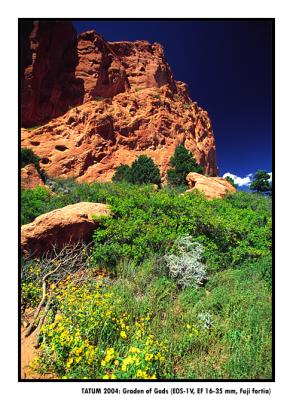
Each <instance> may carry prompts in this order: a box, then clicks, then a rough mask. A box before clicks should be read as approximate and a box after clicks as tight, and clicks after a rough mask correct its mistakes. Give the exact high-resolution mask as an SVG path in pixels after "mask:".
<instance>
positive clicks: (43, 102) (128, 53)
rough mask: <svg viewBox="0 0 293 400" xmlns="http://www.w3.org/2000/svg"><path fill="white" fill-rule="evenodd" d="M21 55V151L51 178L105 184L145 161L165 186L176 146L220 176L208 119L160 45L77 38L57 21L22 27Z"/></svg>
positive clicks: (88, 35)
mask: <svg viewBox="0 0 293 400" xmlns="http://www.w3.org/2000/svg"><path fill="white" fill-rule="evenodd" d="M30 29H31V30H30ZM22 49H23V51H22V126H24V128H23V129H22V135H21V136H22V146H23V147H30V148H32V149H33V150H34V152H35V153H36V154H37V155H38V156H39V157H41V159H42V160H41V163H42V168H43V169H44V170H45V171H46V173H47V174H48V175H49V176H52V177H57V176H58V177H69V176H73V177H76V178H78V179H79V180H80V181H88V182H92V181H96V180H97V181H107V180H110V179H111V177H112V175H113V173H114V171H115V169H116V168H117V166H118V165H119V164H121V163H126V164H130V163H131V162H132V161H133V160H134V159H135V158H136V157H137V156H138V155H140V154H147V155H149V156H150V157H152V158H153V159H154V161H155V162H156V163H157V164H158V166H159V167H160V170H161V173H162V176H163V179H164V177H165V174H166V170H167V169H168V163H169V160H170V157H171V156H172V155H173V153H174V150H175V148H176V146H177V145H178V144H181V143H183V144H185V146H186V148H187V149H188V150H190V151H191V152H192V153H193V154H194V156H195V158H196V159H197V161H198V162H199V163H200V164H201V165H203V166H204V168H205V173H206V174H209V175H213V176H215V175H217V173H218V170H217V165H216V149H215V141H214V135H213V130H212V126H211V121H210V119H209V116H208V114H207V112H206V111H204V110H203V109H202V108H200V107H198V105H197V103H194V102H192V100H191V99H190V97H189V94H188V87H187V85H186V84H185V83H183V82H179V81H176V80H174V78H173V75H172V72H171V70H170V67H169V65H168V64H167V62H166V61H165V58H164V52H163V48H162V46H161V45H160V44H157V43H154V44H150V43H148V42H146V41H136V42H107V41H106V40H105V39H103V38H102V37H101V36H100V35H98V34H97V33H96V32H95V31H88V32H85V33H82V34H81V35H80V36H79V37H76V34H75V31H74V29H73V27H72V25H71V24H70V23H69V22H60V21H59V22H35V23H34V24H32V26H31V27H30V26H26V29H23V39H22ZM34 125H41V126H40V127H38V128H36V129H31V128H30V129H26V128H29V127H31V126H34Z"/></svg>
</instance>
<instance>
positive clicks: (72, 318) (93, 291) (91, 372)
mask: <svg viewBox="0 0 293 400" xmlns="http://www.w3.org/2000/svg"><path fill="white" fill-rule="evenodd" d="M68 282H69V280H68ZM52 290H54V287H53V288H52ZM58 290H59V296H60V298H59V307H58V308H59V310H60V313H59V314H58V315H56V317H55V319H54V322H52V323H51V324H45V325H44V326H43V328H42V335H43V339H44V341H43V344H42V346H41V350H42V363H43V365H48V368H49V371H50V372H54V373H56V372H57V374H58V376H61V377H62V378H64V377H66V379H67V378H78V377H79V378H83V377H84V376H87V377H88V378H97V377H99V376H100V377H102V378H103V379H129V378H130V379H131V378H138V379H156V378H157V376H159V375H160V371H161V370H162V368H163V367H164V361H165V356H166V352H167V346H166V343H165V342H162V341H161V342H160V341H158V340H155V337H154V335H153V334H152V332H150V328H149V321H150V318H151V316H150V315H147V316H146V317H141V318H138V319H136V320H134V319H132V317H131V315H130V314H128V313H127V312H124V313H122V314H119V312H117V310H119V309H121V298H119V296H117V294H116V295H115V296H114V295H113V293H112V292H111V291H110V290H108V287H105V286H103V285H101V281H98V282H97V283H96V284H94V285H93V284H91V285H89V284H88V285H83V286H81V287H78V286H76V285H74V284H73V283H68V285H67V286H65V287H64V288H62V290H61V289H58ZM105 345H106V346H107V345H108V347H106V346H105ZM60 365H62V366H63V370H62V371H60ZM64 379H65V378H64Z"/></svg>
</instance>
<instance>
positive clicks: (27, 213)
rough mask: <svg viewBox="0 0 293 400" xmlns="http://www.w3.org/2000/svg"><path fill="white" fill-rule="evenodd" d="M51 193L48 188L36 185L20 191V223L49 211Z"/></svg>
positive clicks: (27, 221)
mask: <svg viewBox="0 0 293 400" xmlns="http://www.w3.org/2000/svg"><path fill="white" fill-rule="evenodd" d="M50 200H51V194H50V192H49V191H48V189H46V188H44V187H42V186H37V187H36V188H35V189H33V190H31V189H26V190H22V191H21V225H23V224H28V223H29V222H32V221H33V220H34V219H35V218H36V217H38V216H39V215H41V214H44V213H45V212H47V211H49V207H48V206H49V205H50Z"/></svg>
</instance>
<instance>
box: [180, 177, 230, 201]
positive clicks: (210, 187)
mask: <svg viewBox="0 0 293 400" xmlns="http://www.w3.org/2000/svg"><path fill="white" fill-rule="evenodd" d="M186 180H187V182H188V186H189V189H188V190H187V191H186V192H192V191H194V190H195V189H196V190H200V191H201V192H203V193H204V195H205V196H206V198H207V199H209V200H211V199H219V198H221V197H224V196H225V195H226V194H227V193H235V192H236V191H237V190H236V189H235V187H234V186H233V185H231V183H230V182H228V181H227V180H226V179H224V178H218V177H216V178H214V177H209V176H203V175H201V174H197V173H196V172H190V173H189V174H188V175H187V177H186Z"/></svg>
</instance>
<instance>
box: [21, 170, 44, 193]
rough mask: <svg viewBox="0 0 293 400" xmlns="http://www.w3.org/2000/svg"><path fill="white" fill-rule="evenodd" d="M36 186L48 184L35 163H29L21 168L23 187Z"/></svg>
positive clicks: (30, 187)
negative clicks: (43, 179)
mask: <svg viewBox="0 0 293 400" xmlns="http://www.w3.org/2000/svg"><path fill="white" fill-rule="evenodd" d="M36 186H46V185H45V184H44V182H43V181H42V178H41V177H40V174H39V173H38V171H37V170H36V167H35V166H34V164H28V165H26V166H25V167H23V168H21V187H22V189H34V188H35V187H36Z"/></svg>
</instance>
